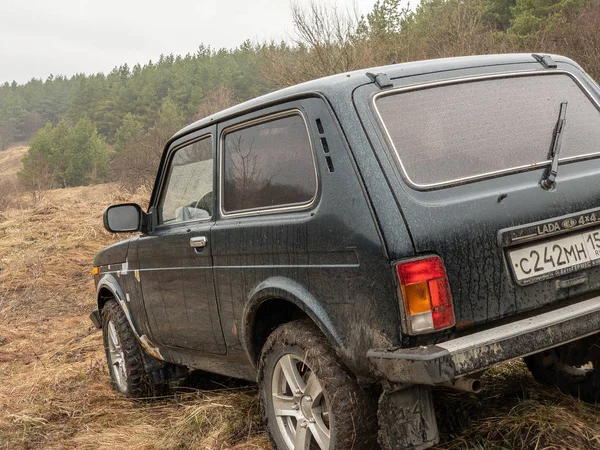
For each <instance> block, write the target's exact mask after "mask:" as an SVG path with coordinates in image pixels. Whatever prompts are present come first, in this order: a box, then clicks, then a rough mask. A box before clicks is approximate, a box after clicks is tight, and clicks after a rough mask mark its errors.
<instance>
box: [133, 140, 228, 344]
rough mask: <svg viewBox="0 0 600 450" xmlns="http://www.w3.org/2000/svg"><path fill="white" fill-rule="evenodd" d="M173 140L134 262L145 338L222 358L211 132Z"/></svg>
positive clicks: (213, 152) (222, 342)
mask: <svg viewBox="0 0 600 450" xmlns="http://www.w3.org/2000/svg"><path fill="white" fill-rule="evenodd" d="M184 139H185V140H183V141H182V139H180V140H178V141H175V142H174V143H173V144H172V145H171V148H170V149H169V150H168V154H167V157H166V160H165V161H166V162H165V167H166V169H165V170H163V176H162V179H161V180H160V185H159V186H158V195H157V197H156V198H157V200H156V204H155V205H152V206H154V208H155V211H156V214H157V225H156V226H155V227H154V229H153V230H152V231H151V232H150V233H148V234H146V235H142V236H141V237H140V239H139V242H138V249H137V257H138V267H139V277H140V282H141V286H142V293H143V298H144V305H145V308H146V313H147V316H148V325H149V329H150V335H151V337H152V339H153V341H154V342H156V343H157V344H159V345H163V346H170V347H177V348H184V349H193V350H199V351H203V352H207V353H213V354H224V353H225V343H224V339H223V333H222V331H221V325H220V321H219V313H218V309H217V304H216V297H215V288H214V283H213V263H212V255H211V245H210V239H209V237H210V229H211V227H212V226H213V224H214V215H213V212H214V195H213V192H214V183H215V180H214V173H215V171H214V166H215V164H214V163H215V158H214V154H215V148H214V147H215V146H214V128H210V129H208V130H203V131H201V132H198V133H194V134H193V135H192V136H189V137H186V138H184Z"/></svg>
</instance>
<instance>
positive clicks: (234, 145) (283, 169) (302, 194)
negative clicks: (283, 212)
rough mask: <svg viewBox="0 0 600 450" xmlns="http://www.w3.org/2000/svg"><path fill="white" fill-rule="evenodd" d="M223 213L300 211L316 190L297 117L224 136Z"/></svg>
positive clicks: (308, 149) (305, 135)
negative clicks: (296, 209) (285, 208)
mask: <svg viewBox="0 0 600 450" xmlns="http://www.w3.org/2000/svg"><path fill="white" fill-rule="evenodd" d="M222 151H223V169H222V170H223V175H222V178H223V197H222V208H223V211H224V212H225V213H232V212H240V211H252V210H264V209H273V208H280V207H293V206H302V205H306V204H308V203H310V202H311V201H312V200H313V199H314V197H315V195H316V191H317V178H316V170H315V162H314V159H313V151H312V147H311V144H310V139H309V137H308V132H307V129H306V124H305V123H304V119H303V118H302V116H300V115H299V114H290V115H287V116H285V117H281V116H279V117H277V118H272V119H270V120H269V119H267V120H264V121H260V122H254V123H252V124H249V125H242V126H241V127H235V128H232V129H230V130H229V131H225V135H224V141H223V149H222Z"/></svg>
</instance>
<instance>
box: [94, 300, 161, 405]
mask: <svg viewBox="0 0 600 450" xmlns="http://www.w3.org/2000/svg"><path fill="white" fill-rule="evenodd" d="M102 335H103V339H104V349H105V351H106V361H107V363H108V370H109V372H110V377H111V381H112V385H113V388H114V389H115V390H116V391H118V392H121V393H122V394H125V395H126V396H128V397H149V396H152V395H153V393H154V392H153V388H152V386H151V385H150V383H149V381H148V376H147V374H146V369H145V366H144V360H143V355H142V351H143V350H142V349H141V347H140V345H139V344H138V342H137V339H136V338H135V335H134V334H133V331H132V330H131V327H130V326H129V322H128V321H127V317H125V313H124V312H123V310H122V309H121V307H120V306H119V305H118V304H117V303H116V302H115V301H112V300H111V301H108V302H107V303H106V305H104V308H103V309H102Z"/></svg>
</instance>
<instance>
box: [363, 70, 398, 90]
mask: <svg viewBox="0 0 600 450" xmlns="http://www.w3.org/2000/svg"><path fill="white" fill-rule="evenodd" d="M365 75H366V76H368V77H369V78H370V79H371V81H374V82H375V84H376V85H377V86H379V88H380V89H384V88H387V87H392V86H393V85H394V83H392V80H390V77H389V76H388V74H387V73H378V74H377V75H375V74H374V73H371V72H367V73H366V74H365Z"/></svg>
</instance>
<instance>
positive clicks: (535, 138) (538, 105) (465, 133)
mask: <svg viewBox="0 0 600 450" xmlns="http://www.w3.org/2000/svg"><path fill="white" fill-rule="evenodd" d="M562 102H568V107H567V117H566V119H567V124H566V128H565V131H564V137H563V142H562V148H561V152H560V159H561V160H564V159H567V158H573V157H579V156H584V155H590V154H595V153H599V152H600V112H599V111H598V109H597V107H596V106H595V105H594V104H593V103H592V101H591V100H590V99H589V98H588V97H587V96H586V94H585V93H584V91H583V90H582V89H581V88H580V87H579V85H578V84H577V83H576V82H575V81H574V80H573V79H572V78H571V77H570V76H568V75H566V74H553V75H529V76H513V77H506V78H495V79H487V80H478V81H467V82H460V83H459V82H457V83H454V84H447V85H443V86H436V87H424V88H418V89H415V90H410V91H402V92H392V93H391V94H388V95H382V96H379V97H377V99H376V101H375V106H376V109H377V111H378V112H379V115H380V117H381V121H382V123H383V125H384V129H385V131H386V132H387V134H388V137H389V139H390V141H391V143H392V145H393V147H394V150H395V152H396V154H397V157H398V160H399V162H400V164H401V166H402V169H403V170H404V172H405V175H406V176H407V178H408V179H409V180H410V181H411V182H412V183H413V184H414V185H417V186H421V187H428V186H436V185H442V184H446V183H452V182H455V181H459V180H464V179H469V178H473V177H479V176H485V175H490V174H493V173H495V172H502V171H507V170H512V169H521V168H524V167H528V166H535V165H538V164H543V163H544V162H547V161H549V159H550V153H551V147H552V138H553V134H554V128H555V126H556V123H557V121H558V117H559V113H560V105H561V103H562Z"/></svg>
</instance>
